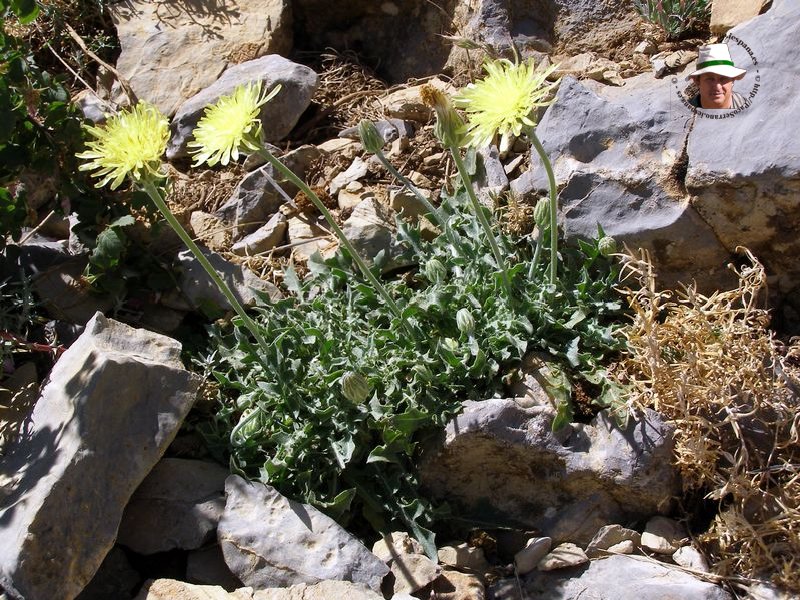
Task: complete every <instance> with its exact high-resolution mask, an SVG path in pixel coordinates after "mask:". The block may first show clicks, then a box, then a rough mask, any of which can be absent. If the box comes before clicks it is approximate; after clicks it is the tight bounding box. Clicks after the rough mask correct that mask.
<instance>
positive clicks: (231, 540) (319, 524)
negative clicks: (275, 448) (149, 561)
mask: <svg viewBox="0 0 800 600" xmlns="http://www.w3.org/2000/svg"><path fill="white" fill-rule="evenodd" d="M225 491H226V493H227V498H228V499H227V504H226V506H225V514H224V515H223V517H222V520H221V521H220V523H219V527H218V530H217V537H218V539H219V542H220V545H221V546H222V553H223V555H224V556H225V562H226V563H227V564H228V567H230V569H231V571H232V572H233V574H234V575H236V576H237V577H238V578H239V579H240V580H241V581H242V582H243V583H244V584H245V585H248V586H252V587H253V588H255V589H263V588H270V587H288V586H292V585H296V584H300V583H306V584H315V583H319V582H320V581H324V580H339V581H352V582H354V583H362V584H365V585H366V586H368V587H369V588H371V589H372V590H375V591H380V587H381V581H382V580H383V578H384V576H385V575H386V574H387V573H388V572H389V567H387V566H386V563H384V562H383V561H382V560H380V559H379V558H378V557H377V556H375V555H374V554H373V553H372V552H370V551H369V550H368V549H367V548H366V547H365V546H364V545H363V544H362V543H361V542H360V541H359V540H358V539H357V538H356V537H354V536H353V535H352V534H350V533H348V532H347V531H345V530H344V529H343V528H342V527H341V526H340V525H338V524H337V523H336V522H335V521H334V520H333V519H331V518H330V517H328V516H326V515H324V514H323V513H321V512H320V511H319V510H317V509H316V508H314V507H312V506H309V505H306V504H301V503H299V502H294V501H292V500H289V499H287V498H285V497H284V496H282V495H281V494H279V493H278V492H277V491H276V490H275V489H274V488H272V487H270V486H267V485H264V484H262V483H258V482H248V481H246V480H244V479H242V478H241V477H239V476H236V475H231V476H230V477H229V478H228V480H227V482H226V484H225Z"/></svg>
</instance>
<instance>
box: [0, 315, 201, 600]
mask: <svg viewBox="0 0 800 600" xmlns="http://www.w3.org/2000/svg"><path fill="white" fill-rule="evenodd" d="M121 382H122V385H121ZM133 382H135V385H134V384H133ZM197 385H198V380H197V378H196V377H195V376H194V375H192V374H190V373H189V372H187V371H186V370H185V369H184V368H183V365H182V363H181V359H180V344H179V343H178V342H176V341H175V340H172V339H170V338H167V337H164V336H161V335H157V334H153V333H150V332H147V331H142V330H136V329H133V328H132V327H129V326H127V325H123V324H122V323H118V322H115V321H112V320H110V319H106V318H105V317H104V316H103V315H101V314H99V313H98V314H97V315H95V316H94V317H93V318H92V319H91V320H90V321H89V322H88V323H87V325H86V329H85V331H84V332H83V334H82V335H81V336H80V337H79V338H78V340H77V341H76V342H75V343H74V344H73V345H72V346H71V347H70V348H69V349H68V350H67V351H66V352H65V353H64V354H63V355H62V356H61V358H59V360H58V362H57V363H56V364H55V366H54V367H53V370H52V371H51V373H50V378H49V382H48V384H47V385H46V386H45V388H44V389H43V391H42V394H41V396H40V398H39V401H38V402H37V403H36V406H35V407H34V410H33V413H32V415H31V421H30V422H31V426H30V430H29V431H28V432H27V435H26V436H25V437H24V438H23V439H21V440H19V441H18V442H16V443H15V444H13V445H11V446H10V447H9V448H8V449H7V454H6V456H5V457H4V460H3V463H2V467H0V468H1V469H2V472H1V473H0V479H3V480H4V482H5V485H4V488H5V489H4V493H3V495H2V496H0V523H2V538H3V540H4V543H3V544H2V545H0V580H1V581H3V582H4V583H3V585H6V583H5V582H9V585H11V586H13V588H16V590H17V592H18V593H19V594H20V595H22V596H24V597H27V598H48V599H49V600H62V599H64V600H67V599H71V598H74V597H75V596H77V595H78V593H79V592H80V591H81V590H82V589H83V588H84V586H85V585H86V584H87V583H88V582H89V580H90V579H91V578H92V576H93V575H94V573H95V571H96V570H97V569H98V567H99V566H100V564H101V562H102V561H103V558H104V556H105V555H106V553H107V552H108V551H109V550H110V549H111V547H112V546H113V544H114V539H115V537H116V534H117V527H118V526H119V523H120V519H121V517H122V512H123V509H124V507H125V505H126V504H127V502H128V500H129V498H130V497H131V495H132V494H133V492H134V490H135V489H136V488H137V487H138V486H139V484H140V483H141V481H142V480H143V479H144V478H145V476H146V475H147V473H148V472H149V471H150V470H151V469H152V467H153V465H154V464H155V463H156V462H157V461H158V459H159V458H160V457H161V455H162V453H163V452H164V450H165V449H166V448H167V446H168V445H169V443H170V441H172V439H173V438H174V437H175V434H176V433H177V431H178V427H179V426H180V424H181V422H182V420H183V418H184V416H185V415H186V413H187V412H188V411H189V408H190V407H191V405H192V403H193V402H194V397H195V392H196V389H197ZM31 457H39V458H38V459H37V460H32V459H31Z"/></svg>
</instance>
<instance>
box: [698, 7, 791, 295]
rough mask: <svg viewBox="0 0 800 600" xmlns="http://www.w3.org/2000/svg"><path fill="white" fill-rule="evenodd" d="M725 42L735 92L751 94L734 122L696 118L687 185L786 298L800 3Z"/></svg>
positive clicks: (723, 234)
mask: <svg viewBox="0 0 800 600" xmlns="http://www.w3.org/2000/svg"><path fill="white" fill-rule="evenodd" d="M730 35H731V36H735V38H736V39H733V37H732V38H731V40H729V42H728V46H729V48H730V50H731V54H732V55H733V58H734V61H735V62H736V64H737V65H741V66H742V67H743V68H746V69H747V70H748V72H747V74H746V75H745V77H744V79H742V80H741V81H737V82H736V84H735V87H734V89H735V90H737V91H738V92H739V93H741V94H743V95H744V96H745V97H748V98H749V96H750V94H751V93H753V91H755V92H756V93H755V95H754V97H753V99H752V105H751V106H750V107H749V108H748V109H746V110H744V111H742V112H741V113H739V114H737V115H735V116H734V117H732V118H727V119H710V118H704V117H700V116H698V117H697V118H696V119H695V123H694V129H693V130H692V133H691V134H690V136H689V144H688V148H687V151H688V159H689V165H688V171H687V175H686V185H687V188H688V190H689V192H690V193H691V194H692V195H693V196H694V197H693V200H692V201H693V204H694V206H695V208H696V209H697V211H698V212H699V213H700V214H701V215H702V216H703V218H704V219H705V220H706V221H707V222H708V223H709V224H710V226H711V227H712V229H713V230H714V232H715V234H716V235H717V237H718V238H719V239H720V241H721V242H722V243H723V245H724V246H725V247H726V248H727V249H728V250H731V251H732V250H734V249H735V247H736V246H738V245H743V246H746V247H748V248H749V249H750V250H751V251H752V252H753V253H754V254H755V255H756V256H757V257H758V258H759V260H761V261H762V262H763V263H764V266H765V267H766V269H767V274H768V275H772V276H774V278H775V279H776V280H777V281H776V282H775V284H777V285H775V284H773V286H772V287H774V288H775V291H777V292H780V293H781V295H784V294H787V293H789V292H791V290H793V289H796V288H797V286H798V284H800V263H798V261H797V256H798V253H800V236H798V235H797V231H798V229H800V138H799V137H798V136H797V135H796V126H797V122H798V120H800V104H798V103H797V102H795V101H794V99H796V98H797V97H798V95H800V48H798V45H797V39H798V38H799V37H800V3H798V2H796V1H793V0H776V1H775V2H774V3H773V5H772V8H771V9H770V10H769V11H768V12H767V13H765V14H763V15H761V16H759V17H756V18H755V19H752V20H751V21H748V22H747V23H744V24H742V25H740V26H738V27H736V28H734V29H733V30H731V31H730ZM736 40H741V41H742V42H743V43H745V44H747V46H748V47H749V48H750V50H751V52H752V53H753V56H754V57H755V59H756V60H757V61H758V64H757V65H754V64H753V63H752V60H751V59H750V57H749V55H748V53H747V52H746V50H745V49H744V47H742V46H740V45H739V44H738V42H737V41H736ZM691 68H692V66H689V67H688V69H691ZM756 86H758V88H756Z"/></svg>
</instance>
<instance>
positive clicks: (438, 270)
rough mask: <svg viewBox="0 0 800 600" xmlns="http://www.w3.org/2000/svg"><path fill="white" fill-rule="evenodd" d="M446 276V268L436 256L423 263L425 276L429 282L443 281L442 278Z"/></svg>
mask: <svg viewBox="0 0 800 600" xmlns="http://www.w3.org/2000/svg"><path fill="white" fill-rule="evenodd" d="M446 276H447V269H446V268H445V266H444V265H443V264H442V261H440V260H439V259H437V258H432V259H430V260H429V261H428V262H427V263H425V277H427V278H428V281H430V282H431V283H438V282H440V281H444V278H445V277H446Z"/></svg>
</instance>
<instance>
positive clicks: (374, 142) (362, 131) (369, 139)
mask: <svg viewBox="0 0 800 600" xmlns="http://www.w3.org/2000/svg"><path fill="white" fill-rule="evenodd" d="M358 135H359V137H360V138H361V145H362V146H364V150H366V151H367V152H369V153H371V154H375V153H376V152H380V151H381V150H382V149H383V146H384V144H385V143H386V142H385V141H384V139H383V136H381V134H380V132H379V131H378V128H377V127H375V123H373V122H372V121H370V120H369V119H361V121H359V123H358Z"/></svg>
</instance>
